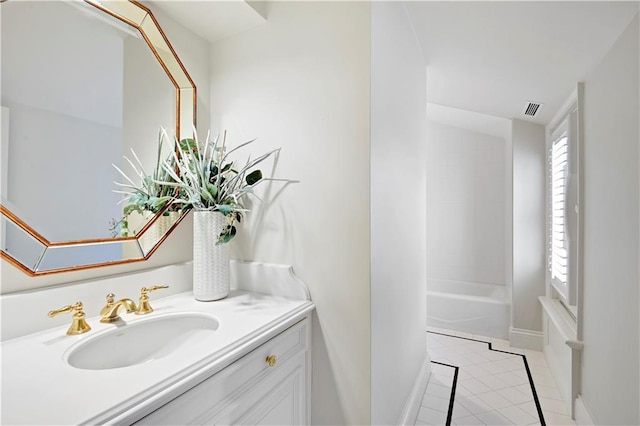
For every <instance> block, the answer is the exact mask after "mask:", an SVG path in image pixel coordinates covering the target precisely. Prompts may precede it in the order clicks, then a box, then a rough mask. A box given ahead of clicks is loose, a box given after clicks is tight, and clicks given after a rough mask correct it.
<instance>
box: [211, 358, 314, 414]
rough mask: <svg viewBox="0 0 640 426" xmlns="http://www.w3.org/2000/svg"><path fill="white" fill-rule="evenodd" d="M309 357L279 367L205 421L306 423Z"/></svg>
mask: <svg viewBox="0 0 640 426" xmlns="http://www.w3.org/2000/svg"><path fill="white" fill-rule="evenodd" d="M306 368H307V365H306V356H305V354H304V353H301V354H299V355H298V356H296V357H295V358H293V359H290V360H289V361H287V362H286V365H285V364H283V365H281V366H280V368H279V369H278V371H275V372H274V373H273V374H272V375H271V376H270V377H268V378H267V379H265V380H263V381H262V382H261V383H259V384H258V385H257V386H255V387H254V388H253V389H252V390H251V391H250V392H247V393H246V394H244V395H242V397H240V398H239V399H238V400H236V401H234V402H233V403H231V404H229V405H228V406H227V407H226V408H225V409H223V410H222V411H221V412H219V413H218V414H217V415H216V416H215V417H214V418H211V419H208V420H205V421H204V422H203V423H206V424H215V425H303V424H306V423H307V395H306V385H307V383H306Z"/></svg>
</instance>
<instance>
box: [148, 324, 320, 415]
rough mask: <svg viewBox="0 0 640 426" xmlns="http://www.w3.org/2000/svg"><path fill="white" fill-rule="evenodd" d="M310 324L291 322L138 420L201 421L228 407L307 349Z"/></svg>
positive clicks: (226, 409)
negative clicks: (254, 347)
mask: <svg viewBox="0 0 640 426" xmlns="http://www.w3.org/2000/svg"><path fill="white" fill-rule="evenodd" d="M308 327H309V321H308V320H307V319H305V320H302V321H300V322H299V323H297V324H295V325H293V326H291V327H290V328H288V329H287V330H285V331H283V332H282V333H280V334H278V335H277V336H275V337H274V338H272V339H271V340H269V341H267V342H265V343H263V344H262V345H261V346H259V347H257V348H256V349H254V350H253V351H251V352H249V353H248V354H247V355H245V356H243V357H242V358H240V359H238V360H237V361H236V362H234V363H233V364H231V365H229V366H228V367H226V368H225V369H223V370H222V371H220V372H218V373H216V374H214V375H213V376H211V377H210V378H208V379H206V380H205V381H204V382H202V383H200V384H198V385H197V386H195V387H193V388H191V389H189V390H188V391H187V392H185V393H183V394H182V395H180V396H178V397H177V398H175V399H173V400H172V401H170V402H169V403H167V404H166V405H164V406H162V407H160V408H159V409H157V410H156V411H154V412H152V413H151V414H149V415H148V416H146V417H144V418H142V419H141V420H140V421H139V422H138V423H136V424H141V425H143V424H153V425H159V424H174V425H175V424H181V425H185V424H200V423H202V422H203V421H205V419H211V418H213V417H215V416H216V413H218V412H221V411H223V410H225V411H228V410H229V407H228V406H230V405H232V404H237V402H238V401H239V399H240V398H241V397H242V396H243V394H245V393H247V392H248V391H249V390H251V389H252V388H253V387H255V386H256V385H257V384H259V383H260V382H261V381H264V380H268V378H269V376H270V375H273V374H275V373H276V372H277V371H279V370H280V367H282V368H285V367H286V363H287V360H289V359H291V358H293V357H294V356H295V355H296V354H299V353H301V352H305V351H306V350H307V346H308V333H309V330H308ZM269 356H275V364H274V365H273V366H269V364H268V362H267V357H269Z"/></svg>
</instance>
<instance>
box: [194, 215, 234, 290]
mask: <svg viewBox="0 0 640 426" xmlns="http://www.w3.org/2000/svg"><path fill="white" fill-rule="evenodd" d="M226 223H227V219H226V218H225V216H224V215H223V214H222V213H220V212H212V211H207V210H200V211H199V210H194V212H193V295H194V297H195V298H196V299H197V300H201V301H212V300H219V299H223V298H225V297H227V295H228V294H229V285H230V282H229V244H217V241H218V236H219V235H220V232H222V230H223V229H224V227H225V225H226Z"/></svg>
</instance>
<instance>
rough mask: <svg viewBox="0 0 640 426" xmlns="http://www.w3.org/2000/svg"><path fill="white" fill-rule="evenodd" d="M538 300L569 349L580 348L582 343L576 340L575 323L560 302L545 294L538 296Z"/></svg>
mask: <svg viewBox="0 0 640 426" xmlns="http://www.w3.org/2000/svg"><path fill="white" fill-rule="evenodd" d="M538 300H540V304H541V305H542V308H543V309H544V311H545V313H546V314H547V316H548V317H549V320H551V321H552V322H553V324H554V325H555V327H556V328H557V329H558V331H559V332H560V335H561V336H562V338H563V339H564V343H565V344H566V345H567V346H569V347H570V348H571V349H578V350H581V349H582V348H583V346H584V344H583V342H582V341H580V340H578V336H577V324H576V322H575V320H574V319H573V318H571V316H570V315H569V313H568V312H567V311H566V310H565V308H564V307H563V306H562V305H561V304H560V302H559V301H558V300H554V299H551V298H549V297H546V296H540V297H538Z"/></svg>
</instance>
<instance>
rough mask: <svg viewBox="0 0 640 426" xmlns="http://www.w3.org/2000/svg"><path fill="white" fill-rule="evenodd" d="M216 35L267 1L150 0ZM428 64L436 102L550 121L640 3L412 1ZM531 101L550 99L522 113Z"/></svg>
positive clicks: (245, 25) (251, 17)
mask: <svg viewBox="0 0 640 426" xmlns="http://www.w3.org/2000/svg"><path fill="white" fill-rule="evenodd" d="M146 3H148V4H150V5H151V6H152V7H157V8H158V9H161V10H162V11H163V12H165V13H167V14H169V15H170V16H172V18H173V19H175V20H176V21H178V22H179V23H181V24H182V25H183V26H185V27H187V28H189V29H191V30H192V31H193V32H195V33H196V34H198V35H200V36H201V37H202V38H204V39H205V40H208V41H210V42H214V41H217V40H220V39H223V38H226V37H230V36H233V35H235V34H238V33H240V32H242V31H245V30H248V29H251V28H255V27H256V26H258V25H260V24H262V23H264V22H265V20H266V5H267V2H266V1H260V0H258V1H251V0H248V1H245V0H180V1H178V0H148V1H147V2H146ZM405 4H406V7H407V11H408V13H409V16H410V17H411V19H412V21H413V24H414V27H415V31H416V35H417V38H418V41H419V43H420V45H421V47H422V50H423V53H424V56H425V59H426V61H427V64H428V74H427V75H428V77H427V98H428V99H427V100H428V102H430V103H431V104H439V105H443V106H448V107H454V108H457V109H462V110H466V111H473V112H478V113H483V114H488V115H493V116H497V117H503V118H521V119H526V120H530V121H533V122H537V123H540V124H547V123H549V121H550V120H551V119H552V118H553V116H554V115H555V113H556V112H557V111H558V109H559V108H560V107H561V106H562V104H563V103H564V101H565V100H566V99H567V98H568V97H569V95H570V94H571V92H572V91H573V90H574V88H575V85H576V83H577V82H578V81H581V80H583V79H584V78H585V77H586V75H587V74H588V73H589V71H591V70H592V69H593V68H594V67H595V66H596V65H597V64H598V63H599V62H600V61H601V60H602V58H603V57H604V55H605V54H606V52H607V51H608V50H609V49H610V48H611V46H612V45H613V43H614V42H615V40H616V39H617V38H618V36H619V35H620V34H621V33H622V31H623V30H624V29H625V27H626V26H627V25H628V24H629V23H630V22H631V20H632V19H633V17H634V16H635V14H636V13H637V12H638V9H639V7H638V5H639V2H638V1H455V0H454V1H451V0H449V1H431V0H422V1H420V0H408V1H406V2H405ZM527 101H533V102H537V103H541V104H543V106H542V108H540V110H539V112H538V113H537V114H536V116H535V117H528V116H525V115H523V111H524V108H525V104H526V102H527Z"/></svg>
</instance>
